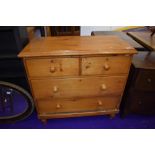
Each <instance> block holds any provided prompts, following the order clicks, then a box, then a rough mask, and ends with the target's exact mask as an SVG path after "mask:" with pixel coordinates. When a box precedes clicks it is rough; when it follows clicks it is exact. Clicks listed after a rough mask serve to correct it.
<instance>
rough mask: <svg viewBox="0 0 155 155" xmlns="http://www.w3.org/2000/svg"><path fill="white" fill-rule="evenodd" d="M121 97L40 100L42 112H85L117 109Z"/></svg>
mask: <svg viewBox="0 0 155 155" xmlns="http://www.w3.org/2000/svg"><path fill="white" fill-rule="evenodd" d="M119 100H120V97H112V96H111V97H99V98H83V99H82V98H81V99H46V100H38V101H37V107H38V112H39V113H40V114H43V113H61V112H84V111H98V110H112V109H117V106H118V104H119Z"/></svg>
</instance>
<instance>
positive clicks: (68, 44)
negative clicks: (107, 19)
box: [18, 36, 136, 57]
mask: <svg viewBox="0 0 155 155" xmlns="http://www.w3.org/2000/svg"><path fill="white" fill-rule="evenodd" d="M134 53H136V50H135V49H134V48H133V47H132V46H131V45H129V44H128V43H126V42H125V41H123V40H122V39H120V38H119V37H116V36H91V37H90V36H83V37H81V36H65V37H45V38H38V39H35V40H32V41H31V42H30V44H29V45H27V46H26V47H25V48H24V49H23V51H22V52H21V53H20V54H19V55H18V56H19V57H34V56H37V57H38V56H66V55H74V56H75V55H94V54H99V55H103V54H105V55H109V54H134Z"/></svg>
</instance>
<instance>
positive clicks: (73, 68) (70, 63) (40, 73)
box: [26, 58, 79, 77]
mask: <svg viewBox="0 0 155 155" xmlns="http://www.w3.org/2000/svg"><path fill="white" fill-rule="evenodd" d="M26 66H27V70H28V74H29V76H30V77H44V76H67V75H78V74H79V59H78V58H43V59H27V60H26Z"/></svg>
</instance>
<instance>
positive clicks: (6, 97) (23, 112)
mask: <svg viewBox="0 0 155 155" xmlns="http://www.w3.org/2000/svg"><path fill="white" fill-rule="evenodd" d="M33 110H34V102H33V99H32V97H31V95H30V94H29V93H28V92H27V91H26V90H24V89H23V88H22V87H20V86H17V85H15V84H12V83H9V82H3V81H0V123H14V122H16V121H19V120H23V119H25V118H27V117H28V116H29V115H30V114H31V113H32V112H33Z"/></svg>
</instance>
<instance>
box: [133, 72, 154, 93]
mask: <svg viewBox="0 0 155 155" xmlns="http://www.w3.org/2000/svg"><path fill="white" fill-rule="evenodd" d="M135 89H137V90H141V91H155V70H140V72H139V73H138V76H137V79H136V82H135Z"/></svg>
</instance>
